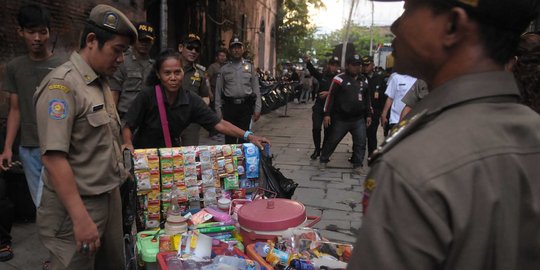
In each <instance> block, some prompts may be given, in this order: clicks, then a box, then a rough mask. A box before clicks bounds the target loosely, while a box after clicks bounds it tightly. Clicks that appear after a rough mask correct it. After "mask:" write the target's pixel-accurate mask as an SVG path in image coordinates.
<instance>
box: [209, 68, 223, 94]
mask: <svg viewBox="0 0 540 270" xmlns="http://www.w3.org/2000/svg"><path fill="white" fill-rule="evenodd" d="M221 67H222V65H221V64H220V63H218V62H214V63H212V64H211V65H210V66H209V67H208V80H209V81H210V88H212V90H213V91H215V89H216V80H217V75H218V73H219V70H220V69H221ZM214 94H215V92H214Z"/></svg>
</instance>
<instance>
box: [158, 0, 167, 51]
mask: <svg viewBox="0 0 540 270" xmlns="http://www.w3.org/2000/svg"><path fill="white" fill-rule="evenodd" d="M159 11H160V13H161V14H160V15H161V16H160V18H161V20H160V27H159V29H160V36H159V40H160V44H159V47H160V48H161V50H160V51H163V50H165V49H166V48H167V47H169V45H168V42H167V39H168V38H167V32H168V31H167V30H168V25H167V20H168V18H167V17H168V16H167V14H168V12H169V10H168V7H167V0H161V5H160V9H159Z"/></svg>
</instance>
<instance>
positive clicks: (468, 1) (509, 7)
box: [371, 0, 540, 31]
mask: <svg viewBox="0 0 540 270" xmlns="http://www.w3.org/2000/svg"><path fill="white" fill-rule="evenodd" d="M371 1H376V2H401V0H371ZM405 1H407V0H405ZM425 1H439V2H443V3H448V4H451V5H453V6H458V7H462V8H463V9H465V10H467V11H468V12H469V13H471V14H472V15H473V16H475V17H477V19H478V20H479V21H482V22H484V23H486V24H489V25H493V26H496V27H497V28H500V29H507V30H511V31H524V30H525V28H526V27H527V26H528V25H529V23H530V22H531V21H532V20H533V19H534V18H536V16H537V15H538V12H539V10H538V9H539V7H540V5H539V3H538V2H540V1H538V0H425Z"/></svg>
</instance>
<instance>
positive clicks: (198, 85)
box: [182, 64, 209, 97]
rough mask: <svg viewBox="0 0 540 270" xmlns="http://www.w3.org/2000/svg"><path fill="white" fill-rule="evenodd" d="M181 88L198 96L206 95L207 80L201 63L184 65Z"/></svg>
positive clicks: (207, 91) (207, 93)
mask: <svg viewBox="0 0 540 270" xmlns="http://www.w3.org/2000/svg"><path fill="white" fill-rule="evenodd" d="M182 89H185V90H189V91H191V92H192V93H194V94H196V95H198V96H200V97H208V96H209V90H208V82H207V81H206V75H205V68H204V67H203V66H201V65H196V64H191V65H187V66H185V67H184V79H183V80H182Z"/></svg>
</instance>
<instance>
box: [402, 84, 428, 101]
mask: <svg viewBox="0 0 540 270" xmlns="http://www.w3.org/2000/svg"><path fill="white" fill-rule="evenodd" d="M427 94H429V90H428V86H427V84H426V82H425V81H423V80H420V79H418V80H416V82H415V83H414V84H413V86H412V88H411V90H409V92H407V94H405V96H404V97H403V98H402V99H401V102H403V103H404V104H405V105H407V106H409V107H411V108H412V107H413V106H414V105H416V103H418V102H419V101H420V100H422V99H423V98H424V97H425V96H427Z"/></svg>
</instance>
